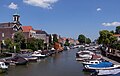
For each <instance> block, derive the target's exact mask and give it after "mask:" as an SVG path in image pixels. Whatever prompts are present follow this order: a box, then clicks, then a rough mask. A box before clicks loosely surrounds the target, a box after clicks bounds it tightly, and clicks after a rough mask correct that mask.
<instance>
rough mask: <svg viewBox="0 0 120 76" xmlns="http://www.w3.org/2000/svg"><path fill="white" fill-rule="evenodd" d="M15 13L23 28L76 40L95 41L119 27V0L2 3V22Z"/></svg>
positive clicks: (11, 0) (7, 0)
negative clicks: (81, 36)
mask: <svg viewBox="0 0 120 76" xmlns="http://www.w3.org/2000/svg"><path fill="white" fill-rule="evenodd" d="M16 12H17V13H18V14H19V15H20V22H21V23H22V25H23V26H32V27H33V28H34V29H38V30H45V31H46V32H47V33H49V34H51V33H56V34H58V35H61V36H62V37H71V38H74V39H77V38H78V35H80V34H84V35H85V36H86V37H89V38H90V39H92V40H94V39H97V38H98V37H99V31H101V30H115V28H116V26H119V25H120V0H0V23H2V22H12V15H13V14H15V13H16Z"/></svg>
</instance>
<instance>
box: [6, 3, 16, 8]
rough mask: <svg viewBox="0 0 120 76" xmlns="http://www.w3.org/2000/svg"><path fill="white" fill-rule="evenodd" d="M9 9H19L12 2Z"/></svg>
mask: <svg viewBox="0 0 120 76" xmlns="http://www.w3.org/2000/svg"><path fill="white" fill-rule="evenodd" d="M8 8H10V9H18V5H17V4H15V3H13V2H11V3H10V5H8Z"/></svg>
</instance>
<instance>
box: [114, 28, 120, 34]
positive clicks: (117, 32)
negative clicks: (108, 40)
mask: <svg viewBox="0 0 120 76" xmlns="http://www.w3.org/2000/svg"><path fill="white" fill-rule="evenodd" d="M115 33H116V34H120V26H117V27H116V30H115Z"/></svg>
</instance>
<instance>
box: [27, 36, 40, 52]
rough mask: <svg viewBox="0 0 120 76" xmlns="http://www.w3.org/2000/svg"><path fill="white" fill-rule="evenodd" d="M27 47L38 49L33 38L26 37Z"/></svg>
mask: <svg viewBox="0 0 120 76" xmlns="http://www.w3.org/2000/svg"><path fill="white" fill-rule="evenodd" d="M27 49H32V50H34V51H36V50H38V43H37V41H36V39H35V38H30V39H27Z"/></svg>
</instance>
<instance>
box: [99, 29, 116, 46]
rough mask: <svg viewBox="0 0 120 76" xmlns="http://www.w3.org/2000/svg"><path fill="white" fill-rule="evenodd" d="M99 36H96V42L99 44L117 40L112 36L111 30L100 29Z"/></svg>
mask: <svg viewBox="0 0 120 76" xmlns="http://www.w3.org/2000/svg"><path fill="white" fill-rule="evenodd" d="M99 34H100V37H99V38H98V43H99V44H104V45H107V46H109V45H111V44H112V43H114V42H116V41H117V38H116V37H114V36H113V34H112V33H111V32H109V31H108V30H102V31H100V32H99Z"/></svg>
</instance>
